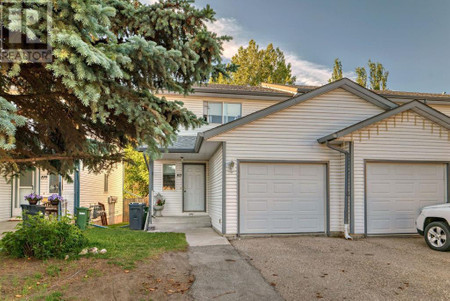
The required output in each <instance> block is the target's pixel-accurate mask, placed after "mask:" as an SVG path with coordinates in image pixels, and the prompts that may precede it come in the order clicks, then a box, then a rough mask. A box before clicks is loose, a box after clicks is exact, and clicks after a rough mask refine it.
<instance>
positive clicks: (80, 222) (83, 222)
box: [76, 207, 91, 230]
mask: <svg viewBox="0 0 450 301" xmlns="http://www.w3.org/2000/svg"><path fill="white" fill-rule="evenodd" d="M90 211H91V210H90V209H89V208H86V207H79V208H77V217H76V223H77V226H78V227H79V228H80V229H81V230H85V229H86V226H87V225H88V223H89V216H90Z"/></svg>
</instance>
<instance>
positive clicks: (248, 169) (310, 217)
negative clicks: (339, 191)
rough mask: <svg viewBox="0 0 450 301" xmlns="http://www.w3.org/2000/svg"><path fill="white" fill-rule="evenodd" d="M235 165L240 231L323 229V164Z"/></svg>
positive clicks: (325, 197)
mask: <svg viewBox="0 0 450 301" xmlns="http://www.w3.org/2000/svg"><path fill="white" fill-rule="evenodd" d="M239 165H240V167H239V229H240V231H239V232H240V233H241V234H276V233H315V232H319V233H320V232H325V231H326V224H327V223H326V207H327V206H326V204H327V166H326V164H318V163H317V164H316V163H313V164H305V163H261V162H253V163H250V162H247V163H240V164H239Z"/></svg>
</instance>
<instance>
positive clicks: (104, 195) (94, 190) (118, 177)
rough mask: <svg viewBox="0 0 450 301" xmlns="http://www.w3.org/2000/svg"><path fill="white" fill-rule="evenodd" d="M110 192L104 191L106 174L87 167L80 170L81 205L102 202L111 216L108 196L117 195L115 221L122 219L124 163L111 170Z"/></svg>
mask: <svg viewBox="0 0 450 301" xmlns="http://www.w3.org/2000/svg"><path fill="white" fill-rule="evenodd" d="M108 182H109V189H108V192H105V191H104V187H105V185H104V184H105V174H104V173H99V174H94V173H90V172H88V170H87V169H84V168H81V170H80V206H81V207H89V205H94V204H97V203H99V202H100V203H102V204H104V205H105V207H106V213H107V216H109V206H110V205H109V204H108V197H110V196H115V197H117V202H116V203H115V204H114V213H115V214H114V216H115V222H120V221H121V216H122V212H123V164H121V163H119V164H117V166H116V167H115V168H114V169H113V170H111V171H110V173H109V177H108Z"/></svg>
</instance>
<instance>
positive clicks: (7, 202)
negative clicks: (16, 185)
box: [0, 176, 12, 221]
mask: <svg viewBox="0 0 450 301" xmlns="http://www.w3.org/2000/svg"><path fill="white" fill-rule="evenodd" d="M11 188H12V186H11V183H7V182H6V180H5V178H4V177H2V176H0V221H4V220H8V219H9V218H10V217H11Z"/></svg>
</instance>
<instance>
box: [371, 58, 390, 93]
mask: <svg viewBox="0 0 450 301" xmlns="http://www.w3.org/2000/svg"><path fill="white" fill-rule="evenodd" d="M368 66H369V71H370V78H369V82H370V89H373V90H386V85H387V79H388V76H389V72H388V71H386V70H385V69H384V67H383V65H382V64H380V63H374V62H372V61H371V60H369V62H368Z"/></svg>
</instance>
